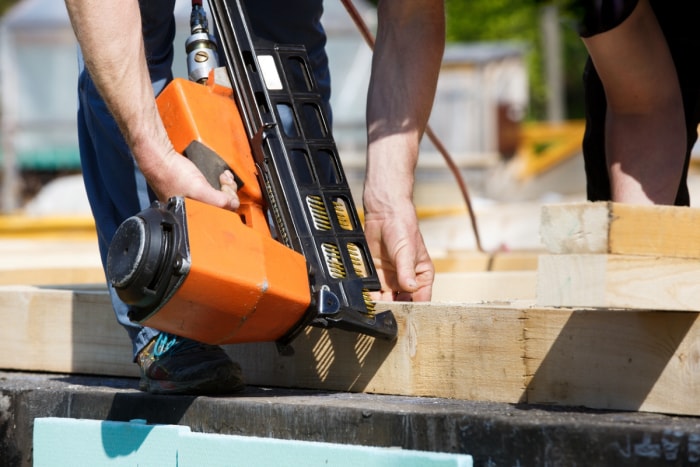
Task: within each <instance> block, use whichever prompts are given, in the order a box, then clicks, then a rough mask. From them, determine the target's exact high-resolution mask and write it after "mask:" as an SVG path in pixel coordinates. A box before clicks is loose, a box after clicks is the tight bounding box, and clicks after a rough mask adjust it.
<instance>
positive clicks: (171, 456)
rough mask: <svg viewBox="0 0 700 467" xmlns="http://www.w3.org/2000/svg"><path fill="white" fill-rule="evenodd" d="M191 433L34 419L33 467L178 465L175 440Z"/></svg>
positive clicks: (166, 428)
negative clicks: (182, 434) (181, 435)
mask: <svg viewBox="0 0 700 467" xmlns="http://www.w3.org/2000/svg"><path fill="white" fill-rule="evenodd" d="M189 431H190V429H189V428H188V427H185V426H178V425H147V424H145V422H143V421H132V422H111V421H101V420H84V419H73V418H36V419H34V433H33V445H34V447H33V458H34V467H76V466H96V467H98V466H110V467H112V466H114V467H122V466H124V467H126V466H129V467H133V466H149V467H151V466H153V467H160V466H163V467H166V466H167V467H173V466H177V465H178V463H177V462H178V461H177V454H178V438H179V435H180V434H181V433H183V432H189Z"/></svg>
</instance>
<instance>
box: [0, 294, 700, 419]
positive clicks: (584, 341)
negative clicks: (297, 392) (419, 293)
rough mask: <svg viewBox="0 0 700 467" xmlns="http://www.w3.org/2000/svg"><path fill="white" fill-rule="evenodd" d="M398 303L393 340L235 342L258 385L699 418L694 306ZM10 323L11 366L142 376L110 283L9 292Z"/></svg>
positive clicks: (348, 337)
mask: <svg viewBox="0 0 700 467" xmlns="http://www.w3.org/2000/svg"><path fill="white" fill-rule="evenodd" d="M389 305H390V304H388V303H381V304H379V307H380V309H385V308H386V307H387V306H389ZM391 305H392V310H393V311H394V313H395V315H396V317H397V322H398V325H399V337H398V339H397V341H396V342H395V343H393V344H391V343H388V342H386V341H379V340H375V339H372V338H369V337H366V336H358V335H355V334H352V333H348V332H344V331H337V330H330V331H327V330H321V329H317V328H309V329H308V330H306V331H305V332H304V333H302V334H301V335H300V336H299V338H298V339H296V340H295V341H294V349H295V351H296V353H295V355H293V356H280V355H279V354H278V353H277V351H276V349H275V346H274V344H272V343H251V344H245V345H232V346H226V349H227V351H228V352H229V353H230V354H231V355H232V356H233V358H234V359H236V360H237V361H239V362H240V363H241V365H242V367H243V370H244V375H245V377H246V380H247V382H248V384H251V385H263V386H278V387H296V388H317V389H324V390H339V391H363V392H371V393H382V394H395V395H404V396H435V397H447V398H457V399H465V400H481V401H494V402H508V403H519V402H528V403H546V404H556V405H566V406H588V407H595V408H604V409H614V410H642V411H652V412H665V413H673V414H682V415H700V399H699V398H697V393H698V390H699V389H700V372H698V371H697V361H698V356H699V355H700V323H699V322H698V319H697V317H698V313H696V312H664V311H634V310H624V311H621V310H618V311H614V310H609V309H589V310H581V309H568V308H545V307H536V306H534V305H533V303H532V301H527V300H525V301H517V302H510V303H496V302H494V303H403V304H391ZM0 320H2V322H3V326H2V327H0V368H3V369H16V370H29V371H55V372H60V373H64V372H66V373H71V372H73V373H89V374H103V375H118V376H136V375H137V367H136V365H134V364H133V363H132V362H131V349H130V344H129V341H128V338H127V336H126V333H125V332H124V331H123V330H122V329H121V327H120V326H119V325H118V324H117V323H116V320H115V319H114V316H113V313H112V310H111V305H110V303H109V298H108V295H107V293H106V291H104V290H103V289H92V288H87V287H83V288H82V289H75V290H71V288H65V289H57V288H40V287H26V286H25V287H18V286H3V287H0Z"/></svg>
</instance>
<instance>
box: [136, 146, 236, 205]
mask: <svg viewBox="0 0 700 467" xmlns="http://www.w3.org/2000/svg"><path fill="white" fill-rule="evenodd" d="M140 168H141V170H142V172H143V174H144V176H145V177H146V180H147V181H148V184H149V186H150V187H151V189H153V192H154V193H155V194H156V196H158V199H160V200H161V201H166V200H167V199H168V198H170V197H171V196H185V197H187V198H191V199H195V200H197V201H201V202H203V203H207V204H211V205H212V206H216V207H219V208H224V209H229V210H232V211H235V210H236V209H238V207H239V205H240V201H239V199H238V195H237V194H236V191H237V189H238V187H237V186H236V182H235V181H234V179H233V174H232V173H231V172H230V171H228V170H227V171H225V172H224V173H222V174H221V175H220V176H219V183H221V191H219V190H216V189H215V188H214V187H212V186H211V185H210V184H209V182H208V181H207V180H206V178H205V177H204V175H203V174H202V172H200V170H199V169H198V168H197V166H195V165H194V164H193V163H192V162H191V161H190V160H189V159H187V158H186V157H184V156H182V155H180V154H178V153H177V152H175V151H174V150H171V151H170V152H169V153H168V155H167V156H166V157H165V158H163V159H162V161H161V163H160V164H158V165H155V166H154V165H148V164H142V165H141V167H140Z"/></svg>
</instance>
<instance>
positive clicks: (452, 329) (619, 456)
mask: <svg viewBox="0 0 700 467" xmlns="http://www.w3.org/2000/svg"><path fill="white" fill-rule="evenodd" d="M536 215H537V216H538V220H537V224H538V235H539V238H538V241H539V242H540V245H541V248H533V249H528V248H520V249H509V248H506V247H504V248H500V249H494V250H490V251H488V252H479V251H475V250H473V249H462V250H456V251H445V252H443V254H437V255H435V264H436V267H437V270H438V274H437V277H436V281H435V287H434V293H433V301H432V302H430V303H418V302H402V303H389V302H382V303H379V304H378V309H391V310H392V311H393V312H394V314H395V316H396V318H397V321H398V326H399V333H398V339H397V340H396V341H394V342H387V341H385V340H381V339H373V338H370V337H367V336H363V335H358V334H354V333H349V332H345V331H341V330H323V329H319V328H314V327H310V328H308V329H307V330H306V331H305V332H303V333H302V334H301V335H300V336H299V337H297V338H296V339H295V341H294V343H293V347H294V351H295V352H294V355H293V356H282V355H280V354H279V353H278V352H277V349H276V347H275V345H274V343H252V344H242V345H231V346H227V347H226V349H227V351H228V352H229V354H230V355H231V356H232V357H233V358H234V359H235V360H236V361H238V362H239V363H240V364H241V366H242V368H243V372H244V376H245V379H246V382H247V384H248V387H247V389H246V390H245V391H244V392H243V393H242V394H239V395H234V396H230V397H218V398H217V397H188V396H161V397H158V396H152V395H148V394H145V393H141V392H139V391H138V390H137V389H136V386H137V379H136V378H137V377H138V368H137V366H136V365H135V364H133V363H132V359H131V345H130V342H129V340H128V338H127V336H126V334H125V332H124V330H123V329H122V328H121V327H120V326H119V325H118V324H117V322H116V320H115V318H114V315H113V312H112V309H111V304H110V300H109V296H108V293H107V291H106V288H105V286H104V285H103V284H104V275H103V272H102V270H101V268H100V262H99V256H98V254H97V248H96V240H95V238H94V233H92V229H93V227H92V225H91V224H90V222H87V223H86V222H85V220H84V219H79V218H76V219H66V218H64V219H62V220H61V221H60V222H58V221H57V220H55V219H54V220H46V219H44V220H41V221H37V220H34V221H32V220H28V219H26V218H5V219H4V221H3V222H5V223H4V224H3V226H2V231H3V232H4V236H3V239H2V241H0V249H1V250H2V255H3V262H2V264H0V284H3V285H0V319H2V322H3V326H2V327H0V369H3V370H2V373H0V402H2V405H0V431H2V433H3V441H2V442H0V457H2V458H3V459H10V460H11V461H12V462H11V463H10V464H9V465H31V449H29V450H27V446H28V443H29V444H30V440H31V436H32V421H33V420H35V419H36V418H37V417H38V418H42V417H64V418H75V419H84V418H88V419H97V420H114V421H128V420H132V419H144V420H146V421H147V422H148V423H149V424H175V425H186V426H189V427H190V428H191V429H192V430H193V431H196V432H206V433H218V434H238V435H249V436H262V437H267V438H276V439H290V440H309V441H329V442H335V443H344V444H357V445H370V446H399V447H402V448H404V449H409V450H410V449H417V450H424V451H431V452H446V453H463V454H469V455H470V456H472V458H473V460H474V465H545V464H548V463H551V464H552V465H573V464H588V465H603V464H604V465H695V464H696V463H698V462H700V419H698V418H696V417H697V416H698V415H700V402H699V401H700V399H698V397H696V396H697V389H698V387H699V386H700V373H699V372H698V371H696V370H697V368H698V367H699V366H700V364H699V363H698V362H700V325H698V324H697V317H698V312H699V311H700V286H699V285H698V284H700V268H698V267H697V264H698V259H699V257H700V240H698V237H697V235H696V230H697V229H696V228H695V226H697V225H698V224H700V210H697V209H694V208H677V207H658V206H657V207H638V206H626V205H619V204H615V203H587V202H564V203H552V204H547V203H544V204H540V205H538V206H537V214H536ZM434 221H435V222H436V223H434V224H431V220H430V219H429V220H427V221H426V222H425V231H426V232H427V233H426V236H429V235H430V232H431V230H434V231H435V232H439V231H443V230H444V229H441V224H440V222H441V221H439V220H436V219H434ZM41 222H45V223H46V224H45V225H38V224H37V223H41ZM49 226H50V227H49ZM466 226H467V223H466V221H464V225H463V226H462V227H461V229H462V233H463V234H464V235H467V236H468V227H466ZM29 258H31V259H29Z"/></svg>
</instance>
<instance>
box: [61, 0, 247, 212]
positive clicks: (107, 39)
mask: <svg viewBox="0 0 700 467" xmlns="http://www.w3.org/2000/svg"><path fill="white" fill-rule="evenodd" d="M65 3H66V7H67V9H68V14H69V16H70V20H71V24H72V26H73V30H74V32H75V35H76V37H77V39H78V43H79V44H80V47H81V50H82V53H83V57H84V59H85V66H86V67H87V69H88V71H89V73H90V76H91V77H92V79H93V81H94V82H95V85H96V86H97V89H98V90H99V92H100V94H101V95H102V97H103V99H104V100H105V103H106V104H107V107H108V108H109V110H110V112H111V113H112V115H113V116H114V118H115V120H116V122H117V124H118V125H119V128H120V129H121V132H122V134H123V135H124V138H125V140H126V142H127V144H128V145H129V148H130V149H131V152H132V154H133V156H134V159H135V160H136V163H137V165H138V166H139V168H140V169H141V171H142V172H143V174H144V176H145V177H146V180H147V181H148V183H149V185H150V186H151V188H152V189H153V191H154V192H155V193H156V195H157V196H158V197H159V198H160V199H161V200H166V199H167V198H169V197H170V196H175V195H181V196H187V197H190V198H193V199H197V200H199V201H202V202H205V203H208V204H212V205H215V206H218V207H222V208H227V209H237V208H238V204H239V201H238V197H237V195H236V193H235V183H234V182H233V177H232V176H231V177H229V175H228V174H225V175H224V174H222V179H221V181H222V186H223V187H224V188H222V191H219V190H216V189H214V188H213V187H212V186H211V185H209V184H208V183H207V181H206V179H205V178H204V176H203V175H202V174H201V172H200V171H199V170H198V169H197V168H196V167H195V166H194V164H192V163H191V162H190V161H189V160H188V159H186V158H185V157H183V156H182V155H180V154H178V153H177V152H175V150H174V149H173V147H172V144H171V143H170V140H169V138H168V135H167V133H166V131H165V128H164V127H163V123H162V121H161V119H160V115H159V114H158V110H157V107H156V102H155V96H154V95H153V88H152V86H151V81H150V77H149V73H148V68H147V64H146V57H145V52H144V45H143V37H142V35H141V14H140V11H139V3H138V1H135V0H123V1H115V0H66V2H65Z"/></svg>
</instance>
